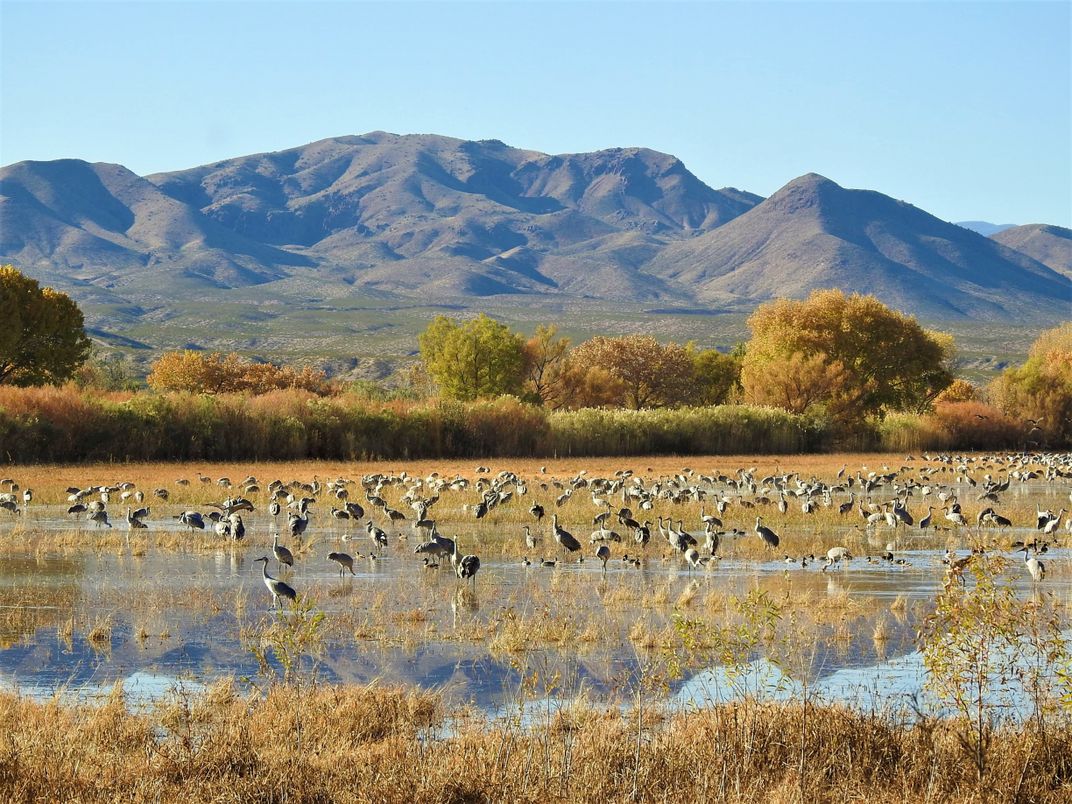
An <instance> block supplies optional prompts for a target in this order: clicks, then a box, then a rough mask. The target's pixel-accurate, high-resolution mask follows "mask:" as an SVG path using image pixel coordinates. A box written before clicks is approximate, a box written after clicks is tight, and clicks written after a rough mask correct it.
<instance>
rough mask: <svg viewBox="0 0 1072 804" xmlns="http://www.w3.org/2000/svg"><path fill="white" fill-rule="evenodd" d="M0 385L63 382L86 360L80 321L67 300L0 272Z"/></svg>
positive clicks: (10, 271) (10, 270)
mask: <svg viewBox="0 0 1072 804" xmlns="http://www.w3.org/2000/svg"><path fill="white" fill-rule="evenodd" d="M0 321H2V322H3V325H2V326H0V385H3V384H8V385H47V384H50V383H59V382H63V381H65V380H67V379H70V377H71V376H72V375H73V374H74V372H75V371H76V370H77V369H78V367H79V366H81V365H82V364H83V363H84V362H85V361H86V358H87V357H88V356H89V350H90V341H89V338H87V337H86V332H85V320H84V319H83V317H82V311H81V310H79V309H78V305H76V304H75V303H74V302H73V301H72V300H71V298H70V297H69V296H67V295H66V294H64V293H60V292H59V291H57V290H53V289H52V288H42V287H41V286H40V285H39V284H38V283H37V281H36V280H34V279H31V278H30V277H28V276H26V275H25V274H23V273H22V272H21V271H19V270H18V269H17V268H15V266H13V265H3V266H0Z"/></svg>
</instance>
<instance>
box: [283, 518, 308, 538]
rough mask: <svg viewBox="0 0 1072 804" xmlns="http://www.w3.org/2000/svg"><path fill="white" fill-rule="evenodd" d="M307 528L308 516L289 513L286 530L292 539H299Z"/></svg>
mask: <svg viewBox="0 0 1072 804" xmlns="http://www.w3.org/2000/svg"><path fill="white" fill-rule="evenodd" d="M307 527H309V515H308V514H305V515H304V516H302V515H300V514H295V513H291V514H290V515H289V516H288V517H287V528H288V530H289V531H290V535H291V536H292V537H293V538H296V539H297V538H301V536H302V534H304V533H305V529H306V528H307Z"/></svg>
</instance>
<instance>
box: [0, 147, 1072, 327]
mask: <svg viewBox="0 0 1072 804" xmlns="http://www.w3.org/2000/svg"><path fill="white" fill-rule="evenodd" d="M0 258H2V259H4V260H5V261H14V262H16V264H19V265H20V266H21V267H23V269H24V270H26V271H27V272H28V273H30V274H31V275H34V276H35V277H37V278H40V279H42V280H44V281H47V282H49V283H51V284H55V285H56V286H57V287H60V288H61V289H63V290H65V291H67V292H70V293H72V294H73V295H74V296H75V298H76V299H78V300H80V301H84V300H87V299H89V300H92V301H93V302H95V303H99V304H109V305H113V306H121V305H124V304H126V305H133V306H137V307H143V308H145V309H152V310H156V311H158V312H159V314H160V315H165V316H166V315H167V310H168V309H169V306H170V305H174V304H175V303H177V301H180V300H189V299H196V298H199V294H205V293H212V292H213V291H221V290H226V289H242V288H249V289H255V288H264V289H265V290H264V291H263V293H265V294H268V295H271V294H273V293H274V294H277V295H280V297H281V298H286V299H287V300H288V301H289V300H292V299H293V300H294V301H295V302H296V303H297V304H314V303H329V302H331V301H332V300H335V301H338V300H342V299H346V298H356V297H360V296H363V295H369V294H373V295H374V296H375V295H376V294H383V295H384V298H395V297H397V298H417V299H422V300H432V301H437V302H438V301H447V302H452V303H455V302H456V303H460V304H480V303H481V302H480V300H482V299H488V298H492V297H496V298H506V297H518V298H520V299H527V300H529V302H528V303H529V304H530V305H531V306H533V307H536V308H538V307H540V306H546V305H548V304H557V302H556V301H555V300H557V299H572V300H580V301H585V300H598V301H600V302H605V303H622V304H636V305H650V304H651V303H657V305H658V307H659V309H665V308H668V307H669V308H673V307H680V308H682V309H692V308H697V307H708V308H713V309H728V310H746V309H749V308H750V307H751V306H754V305H755V304H757V303H759V302H762V301H765V300H767V299H769V298H773V297H775V296H779V295H789V296H802V295H806V293H807V292H810V290H812V289H815V288H816V287H841V288H843V289H845V290H847V291H853V290H858V291H860V292H865V293H875V294H876V295H878V296H879V298H881V299H882V300H883V301H885V302H887V303H889V304H891V305H892V306H894V307H897V308H898V309H901V310H903V311H904V312H907V313H911V314H916V315H921V316H924V317H927V318H932V319H938V320H941V319H942V318H959V319H979V320H993V321H1016V320H1022V319H1024V317H1025V316H1026V317H1028V318H1030V319H1034V318H1040V319H1041V318H1045V317H1047V316H1049V317H1052V316H1053V311H1052V310H1051V309H1047V307H1046V304H1045V302H1046V300H1047V299H1055V298H1056V299H1057V300H1058V301H1060V300H1062V299H1069V300H1072V282H1070V281H1069V277H1068V276H1067V275H1064V274H1063V273H1062V272H1061V271H1057V270H1054V269H1052V268H1050V267H1047V266H1046V265H1044V264H1043V263H1042V262H1040V261H1038V260H1036V259H1034V258H1032V257H1031V256H1029V255H1027V254H1025V253H1023V252H1022V251H1020V250H1016V249H1014V248H1010V247H1008V246H1007V245H1005V244H1003V243H1002V242H1001V241H1000V240H999V239H998V237H997V236H995V237H994V238H993V239H987V238H986V237H983V236H982V235H979V234H977V233H975V232H973V231H970V230H968V229H965V228H963V227H961V226H958V225H956V224H952V223H947V222H944V221H940V220H939V219H937V218H935V217H934V216H932V215H930V214H928V213H926V212H925V211H923V210H919V209H918V208H916V207H914V206H912V205H911V204H907V203H906V202H903V201H897V200H895V199H892V198H889V197H888V196H885V195H882V194H881V193H878V192H876V191H873V190H850V189H845V188H842V187H840V186H839V185H838V184H836V183H835V182H833V181H831V180H830V179H828V178H826V177H823V176H819V175H818V174H814V173H813V174H805V175H804V176H801V177H798V178H796V179H793V180H792V181H790V182H789V183H787V184H786V185H785V186H784V187H782V188H781V189H780V190H778V191H777V192H776V193H774V194H773V195H771V196H770V197H769V198H766V199H763V198H762V197H761V196H758V195H755V194H752V193H749V192H747V191H743V190H738V189H735V188H722V189H717V190H716V189H714V188H712V187H710V186H708V185H707V184H705V183H704V182H702V181H701V180H700V179H698V178H697V177H696V176H695V175H694V174H692V173H691V172H690V171H689V170H688V168H687V167H686V166H685V165H684V164H683V163H682V162H681V161H680V160H679V159H677V158H676V157H674V156H672V155H670V154H664V153H661V152H658V151H654V150H651V149H647V148H640V147H630V148H609V149H604V150H601V151H594V152H589V153H575V154H557V155H552V154H543V153H541V152H538V151H531V150H525V149H520V148H513V147H511V146H509V145H506V144H505V143H502V142H500V141H498V140H480V141H470V140H461V139H457V138H451V137H443V136H440V135H432V134H423V135H397V134H389V133H387V132H370V133H368V134H364V135H348V136H343V137H332V138H327V139H323V140H318V141H316V142H313V143H309V144H307V145H303V146H297V147H295V148H290V149H285V150H282V151H275V152H268V153H262V154H251V155H247V156H240V157H235V158H233V159H225V160H219V161H217V162H213V163H210V164H207V165H201V166H197V167H194V168H189V169H184V170H178V171H169V172H163V173H155V174H150V175H149V176H146V177H140V176H137V175H136V174H134V173H132V172H131V171H129V170H127V169H126V168H124V167H122V166H120V165H108V164H106V163H95V164H90V163H87V162H82V161H81V160H55V161H53V162H20V163H16V164H15V165H9V166H6V167H4V168H0ZM252 292H253V290H250V291H247V295H248V293H252ZM1050 306H1052V304H1051V305H1050Z"/></svg>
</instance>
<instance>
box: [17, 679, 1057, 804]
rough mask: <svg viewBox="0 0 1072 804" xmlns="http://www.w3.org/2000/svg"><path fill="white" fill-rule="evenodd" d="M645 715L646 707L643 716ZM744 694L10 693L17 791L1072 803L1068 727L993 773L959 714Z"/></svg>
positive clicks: (89, 795) (384, 798)
mask: <svg viewBox="0 0 1072 804" xmlns="http://www.w3.org/2000/svg"><path fill="white" fill-rule="evenodd" d="M638 713H640V714H641V715H642V717H638ZM804 714H805V712H804V710H803V709H802V708H801V707H799V706H796V705H765V704H758V703H754V702H744V703H740V704H735V705H720V706H717V707H713V708H710V709H703V710H699V711H692V712H686V713H681V714H677V715H663V714H659V713H652V712H648V713H645V712H644V711H643V710H632V711H629V712H624V713H623V712H620V711H618V710H616V709H612V710H600V709H596V708H593V707H592V706H590V705H588V704H586V703H584V702H581V703H578V704H576V705H573V706H568V707H566V708H565V709H562V710H555V711H552V712H549V713H548V714H547V715H546V716H541V717H540V718H537V721H536V722H534V723H533V724H531V725H529V726H527V727H521V726H519V725H518V724H516V723H513V724H511V723H509V722H502V721H500V722H493V723H489V722H485V721H484V720H483V719H482V718H480V717H479V716H476V715H474V714H472V713H465V712H463V713H458V714H457V716H456V717H454V718H452V719H451V720H446V719H445V715H446V713H445V712H444V710H443V707H442V704H441V702H440V701H439V700H438V699H437V698H436V697H435V696H434V695H431V694H428V693H421V692H412V691H403V690H399V689H388V688H382V687H349V688H340V687H326V686H325V687H306V688H303V689H301V690H298V689H294V688H286V687H274V688H272V689H270V690H269V691H268V692H267V694H266V695H264V696H263V697H253V696H247V695H243V694H241V693H240V692H239V691H238V690H237V689H236V688H235V687H234V686H232V685H230V684H226V683H221V684H218V685H216V686H214V687H212V688H209V689H208V690H206V691H204V692H202V693H198V694H177V695H176V696H174V697H173V698H172V699H171V700H169V701H167V702H165V703H162V704H160V705H158V706H157V707H156V708H154V709H153V710H150V711H147V712H133V711H131V710H130V708H129V707H128V706H127V704H126V702H125V701H124V699H123V696H122V694H121V692H120V691H118V690H117V691H116V692H115V693H114V694H113V695H112V696H111V698H110V699H109V700H107V701H106V702H105V703H104V704H103V705H102V706H100V707H98V708H91V709H88V710H87V709H86V708H84V707H75V706H68V705H65V704H63V703H60V702H58V701H51V702H46V703H40V702H36V701H33V700H28V699H23V698H18V697H16V696H15V695H11V694H4V695H2V696H0V728H2V729H3V733H4V734H5V740H4V741H3V743H2V745H0V797H2V798H3V800H5V801H42V800H48V801H75V800H77V801H180V800H181V801H377V802H470V801H472V802H476V801H509V802H515V801H525V802H557V801H562V802H565V801H570V802H606V801H664V802H691V801H728V802H752V801H770V802H798V801H835V800H836V801H844V800H855V801H873V802H917V801H918V802H951V801H952V802H960V801H964V802H969V801H971V802H975V801H981V802H985V801H995V802H997V801H1002V802H1004V801H1024V802H1058V801H1068V800H1069V797H1070V796H1072V729H1070V728H1069V726H1068V725H1067V724H1065V725H1063V726H1060V727H1051V728H1050V730H1049V731H1048V733H1047V734H1046V739H1045V740H1043V739H1042V738H1041V737H1040V736H1039V735H1037V734H1035V733H1034V732H1032V731H1029V730H1028V731H1012V730H1004V731H999V732H997V733H996V735H995V738H994V741H993V744H992V745H991V748H990V758H991V763H990V766H989V768H988V770H987V773H986V775H985V776H984V777H983V780H982V781H981V782H980V780H978V779H977V778H976V775H975V772H974V770H973V768H972V767H971V766H970V763H968V762H966V761H965V759H964V755H963V753H962V750H961V748H960V746H959V744H958V742H957V739H956V736H955V734H954V733H953V731H952V728H951V727H950V726H949V725H948V724H944V723H943V724H936V723H934V722H925V723H922V724H917V725H904V724H898V723H894V722H891V721H889V720H887V719H885V718H883V717H882V716H880V715H876V714H860V713H855V712H851V711H849V710H846V709H841V708H833V707H831V708H815V707H809V708H808V710H807V713H806V718H807V719H806V720H805V719H804Z"/></svg>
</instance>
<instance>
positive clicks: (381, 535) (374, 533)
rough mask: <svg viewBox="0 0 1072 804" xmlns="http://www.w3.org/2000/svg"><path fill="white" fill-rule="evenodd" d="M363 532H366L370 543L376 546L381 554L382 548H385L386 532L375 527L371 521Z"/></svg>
mask: <svg viewBox="0 0 1072 804" xmlns="http://www.w3.org/2000/svg"><path fill="white" fill-rule="evenodd" d="M365 530H366V531H368V535H369V538H370V539H372V543H373V544H374V545H376V546H377V547H378V548H379V549H380V552H381V553H382V552H383V548H385V547H386V546H387V532H386V531H384V530H382V529H381V528H378V527H376V524H375V523H374V522H373V521H372V520H371V519H370V520H369V521H368V524H367V525H365Z"/></svg>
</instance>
